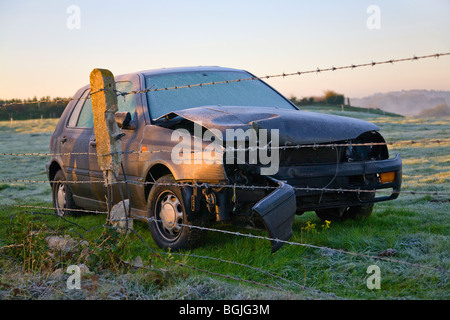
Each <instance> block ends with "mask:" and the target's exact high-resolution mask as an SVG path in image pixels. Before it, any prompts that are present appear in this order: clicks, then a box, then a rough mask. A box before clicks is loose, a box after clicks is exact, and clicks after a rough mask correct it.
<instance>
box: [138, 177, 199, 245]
mask: <svg viewBox="0 0 450 320" xmlns="http://www.w3.org/2000/svg"><path fill="white" fill-rule="evenodd" d="M174 184H175V180H174V178H173V176H172V175H165V176H163V177H161V178H159V179H158V180H157V181H156V183H155V185H154V186H153V187H152V189H151V191H150V194H149V196H148V204H147V214H148V218H149V222H148V223H149V227H150V233H151V234H152V237H153V240H154V241H155V243H156V244H157V245H158V247H160V248H164V249H165V248H171V249H172V250H179V249H188V248H192V247H194V246H196V245H197V244H198V243H199V242H200V241H201V239H203V237H204V235H205V231H203V230H201V229H198V228H193V227H191V226H192V223H191V222H190V221H188V219H187V216H186V209H185V206H184V203H183V198H182V194H181V190H180V188H179V187H178V186H176V185H174Z"/></svg>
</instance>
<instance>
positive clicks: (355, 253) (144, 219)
mask: <svg viewBox="0 0 450 320" xmlns="http://www.w3.org/2000/svg"><path fill="white" fill-rule="evenodd" d="M5 206H13V207H23V208H28V209H29V208H36V209H48V210H54V209H55V208H52V207H42V206H29V205H26V206H21V205H8V204H5ZM96 213H106V212H98V211H97V212H96ZM53 215H54V216H56V217H61V216H59V215H56V214H53ZM132 220H138V221H146V222H147V223H149V222H155V223H164V222H165V221H164V220H161V219H156V218H154V217H144V216H139V217H127V218H114V219H108V220H107V222H125V221H132ZM177 224H178V225H179V226H181V227H186V228H190V229H198V230H202V231H208V232H218V233H222V234H227V235H234V236H238V237H247V238H253V239H258V240H268V241H271V242H281V243H283V244H287V245H291V246H300V247H305V248H311V249H318V250H322V251H325V252H327V253H329V252H335V253H338V254H343V255H350V256H355V257H361V258H366V259H373V260H381V261H385V262H390V263H397V264H403V265H407V266H410V267H415V268H420V269H427V270H432V271H437V272H443V273H447V274H448V273H450V271H449V270H446V269H444V268H435V267H430V266H426V265H422V264H418V263H412V262H408V261H403V260H398V259H392V258H387V257H383V256H380V255H377V256H374V255H368V254H363V253H358V252H352V251H347V250H343V249H335V248H329V247H325V246H319V245H314V244H308V243H301V242H295V241H287V240H281V239H276V238H271V237H267V236H259V235H254V234H251V233H241V232H236V231H229V230H222V229H216V228H210V227H204V226H198V225H192V224H184V223H177ZM115 227H116V228H118V229H124V230H132V231H133V232H134V233H136V231H135V230H134V229H131V228H129V227H123V226H115ZM142 241H144V240H143V239H142ZM171 254H174V253H173V252H172V253H171ZM190 256H191V255H190ZM193 257H197V258H204V259H211V260H216V261H220V262H226V263H232V264H237V265H242V266H246V267H248V265H244V264H240V263H237V262H234V261H227V260H223V259H220V258H214V257H206V256H198V255H193ZM250 268H252V269H254V270H257V271H259V272H263V273H267V271H264V270H262V269H259V268H255V267H250ZM277 277H279V276H277ZM279 278H280V279H283V280H285V281H290V280H287V279H284V278H282V277H279ZM296 285H299V284H296ZM299 286H301V285H299Z"/></svg>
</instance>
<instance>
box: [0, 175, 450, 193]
mask: <svg viewBox="0 0 450 320" xmlns="http://www.w3.org/2000/svg"><path fill="white" fill-rule="evenodd" d="M55 182H56V181H53V180H27V179H1V180H0V183H21V184H33V183H44V184H47V183H48V184H52V183H55ZM64 183H68V184H96V183H100V184H105V181H104V180H93V181H89V180H72V181H70V180H69V181H67V180H66V181H64ZM126 183H130V184H137V185H161V186H173V187H198V188H231V189H244V190H253V191H254V190H266V191H270V190H276V189H279V188H280V187H277V186H269V185H240V184H225V183H224V184H220V183H218V184H217V183H216V184H214V183H206V182H204V183H198V182H193V183H185V182H184V183H162V182H156V181H135V180H120V181H115V182H110V183H108V184H107V185H108V186H113V185H118V184H126ZM291 187H292V189H293V190H298V191H306V192H313V191H320V192H337V193H345V192H353V193H358V194H359V193H391V194H410V195H434V196H450V192H439V191H413V190H398V191H396V190H388V189H389V188H387V189H363V188H358V189H348V188H319V187H308V186H307V187H296V186H291Z"/></svg>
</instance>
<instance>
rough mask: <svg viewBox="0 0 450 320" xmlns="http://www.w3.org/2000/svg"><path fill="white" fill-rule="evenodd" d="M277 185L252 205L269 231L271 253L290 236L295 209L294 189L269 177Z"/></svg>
mask: <svg viewBox="0 0 450 320" xmlns="http://www.w3.org/2000/svg"><path fill="white" fill-rule="evenodd" d="M270 179H271V180H273V181H274V182H276V183H277V184H278V185H279V188H278V189H275V191H273V192H272V193H270V194H269V195H268V196H266V197H265V198H263V199H261V200H260V201H259V202H258V203H256V204H255V205H254V206H253V208H252V209H253V211H254V212H256V213H257V214H258V215H259V216H261V218H262V220H263V222H264V225H265V227H266V229H267V232H268V233H269V236H270V238H272V239H275V240H270V242H271V245H272V253H273V252H275V251H277V250H278V249H280V248H281V246H282V245H283V244H284V242H282V241H277V240H283V241H287V240H289V238H290V237H291V236H292V225H293V224H294V217H295V212H296V210H297V204H296V198H295V192H294V189H293V188H292V187H291V186H290V185H288V184H285V183H284V182H282V181H279V180H276V179H273V178H270Z"/></svg>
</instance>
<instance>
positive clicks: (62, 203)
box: [51, 170, 77, 217]
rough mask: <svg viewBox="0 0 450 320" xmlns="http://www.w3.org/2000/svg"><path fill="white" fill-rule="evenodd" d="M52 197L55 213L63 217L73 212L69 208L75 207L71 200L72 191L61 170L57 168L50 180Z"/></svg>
mask: <svg viewBox="0 0 450 320" xmlns="http://www.w3.org/2000/svg"><path fill="white" fill-rule="evenodd" d="M51 186H52V199H53V208H54V209H55V214H56V215H58V216H60V217H63V216H67V215H70V214H72V213H73V211H72V210H71V209H77V206H76V205H75V201H74V200H73V196H72V191H71V190H70V188H69V186H68V185H67V182H66V177H65V176H64V173H63V172H62V170H58V171H57V172H56V174H55V177H54V178H53V181H52V182H51Z"/></svg>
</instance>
